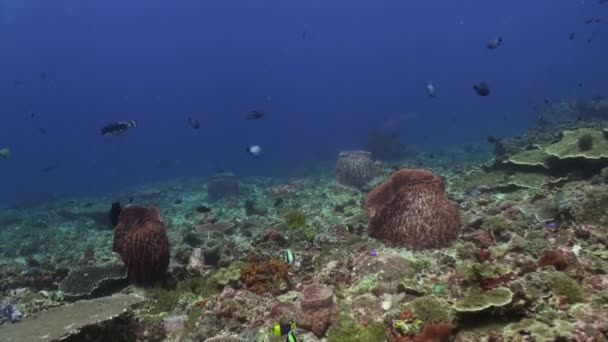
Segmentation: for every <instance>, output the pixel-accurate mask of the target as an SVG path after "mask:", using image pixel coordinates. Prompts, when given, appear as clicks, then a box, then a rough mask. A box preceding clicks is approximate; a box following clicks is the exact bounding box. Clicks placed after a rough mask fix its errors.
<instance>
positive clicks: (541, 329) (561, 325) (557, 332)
mask: <svg viewBox="0 0 608 342" xmlns="http://www.w3.org/2000/svg"><path fill="white" fill-rule="evenodd" d="M574 330H575V326H574V324H572V323H570V322H568V321H564V320H553V321H552V322H551V325H550V326H549V325H547V324H546V323H543V322H540V321H538V320H536V319H532V318H525V319H523V320H522V321H521V322H517V323H513V324H509V325H507V326H506V327H505V328H504V329H503V338H504V340H505V341H521V338H522V335H521V332H522V331H527V332H529V335H530V338H531V339H532V340H534V341H571V340H573V338H574V334H573V332H574Z"/></svg>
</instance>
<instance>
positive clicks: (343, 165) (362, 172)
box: [336, 151, 376, 188]
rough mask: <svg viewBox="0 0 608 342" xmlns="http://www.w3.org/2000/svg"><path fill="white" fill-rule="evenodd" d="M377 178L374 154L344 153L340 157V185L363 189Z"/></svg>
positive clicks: (338, 172) (338, 177) (337, 168)
mask: <svg viewBox="0 0 608 342" xmlns="http://www.w3.org/2000/svg"><path fill="white" fill-rule="evenodd" d="M375 176H376V168H375V166H374V161H373V160H372V154H371V153H370V152H367V151H342V152H340V155H339V156H338V163H337V166H336V178H337V180H338V183H340V184H342V185H346V186H352V187H355V188H361V187H362V186H364V185H365V184H367V182H369V181H371V180H372V179H373V178H374V177H375Z"/></svg>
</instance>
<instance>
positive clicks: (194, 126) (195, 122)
mask: <svg viewBox="0 0 608 342" xmlns="http://www.w3.org/2000/svg"><path fill="white" fill-rule="evenodd" d="M188 125H190V127H192V129H199V128H201V123H200V122H199V121H198V120H197V119H194V118H191V117H189V118H188Z"/></svg>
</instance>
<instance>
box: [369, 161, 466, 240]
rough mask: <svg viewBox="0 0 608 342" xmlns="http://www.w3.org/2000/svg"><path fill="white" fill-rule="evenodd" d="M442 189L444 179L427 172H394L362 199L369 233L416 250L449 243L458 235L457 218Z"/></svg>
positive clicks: (453, 207) (415, 170) (458, 218)
mask: <svg viewBox="0 0 608 342" xmlns="http://www.w3.org/2000/svg"><path fill="white" fill-rule="evenodd" d="M443 192H444V185H443V181H442V180H441V178H439V177H437V176H435V175H434V174H432V173H431V172H430V171H427V170H418V169H402V170H399V171H397V172H395V173H394V174H393V175H391V177H390V178H389V179H388V180H387V181H386V182H385V183H383V184H381V185H379V186H377V187H376V188H375V189H374V190H372V192H371V193H370V194H369V195H368V197H367V199H366V201H365V209H366V211H367V213H368V215H369V217H370V220H369V225H368V229H369V234H370V236H372V237H374V238H377V239H379V240H381V241H382V242H384V243H385V244H388V245H390V246H407V247H410V248H412V249H418V250H419V249H432V248H441V247H446V246H448V245H450V244H451V243H452V242H453V241H454V240H455V239H456V237H457V236H458V233H459V229H460V217H459V214H458V209H457V208H456V206H455V205H454V204H453V203H452V202H450V201H449V200H448V199H447V198H446V197H445V195H444V193H443Z"/></svg>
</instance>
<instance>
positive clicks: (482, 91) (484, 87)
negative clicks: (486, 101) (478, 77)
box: [473, 82, 490, 96]
mask: <svg viewBox="0 0 608 342" xmlns="http://www.w3.org/2000/svg"><path fill="white" fill-rule="evenodd" d="M473 90H475V92H476V93H477V95H479V96H488V95H490V87H489V86H488V84H487V83H486V82H479V84H476V85H474V86H473Z"/></svg>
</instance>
